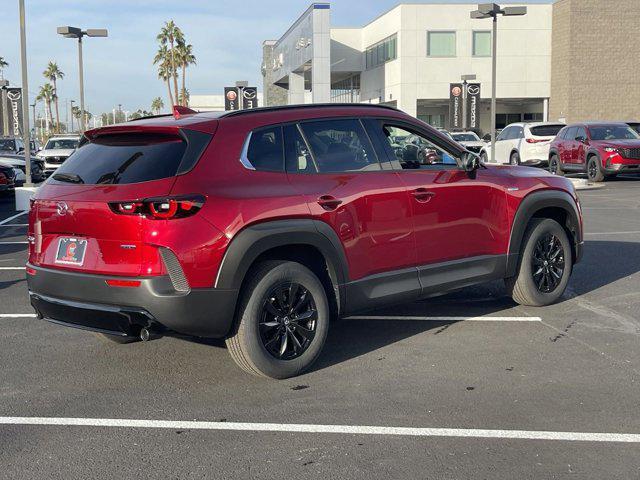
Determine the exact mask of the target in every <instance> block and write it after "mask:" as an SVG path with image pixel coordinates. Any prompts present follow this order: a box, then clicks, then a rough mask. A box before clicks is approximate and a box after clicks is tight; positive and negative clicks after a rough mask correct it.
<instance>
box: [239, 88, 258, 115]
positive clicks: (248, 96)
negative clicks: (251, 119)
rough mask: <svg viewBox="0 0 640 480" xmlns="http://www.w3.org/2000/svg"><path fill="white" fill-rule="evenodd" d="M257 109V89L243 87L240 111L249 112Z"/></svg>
mask: <svg viewBox="0 0 640 480" xmlns="http://www.w3.org/2000/svg"><path fill="white" fill-rule="evenodd" d="M257 107H258V89H257V88H256V87H245V88H244V90H243V91H242V109H243V110H249V109H251V108H257Z"/></svg>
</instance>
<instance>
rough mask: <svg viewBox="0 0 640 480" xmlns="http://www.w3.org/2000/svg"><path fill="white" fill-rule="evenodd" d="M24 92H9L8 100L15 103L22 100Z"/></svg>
mask: <svg viewBox="0 0 640 480" xmlns="http://www.w3.org/2000/svg"><path fill="white" fill-rule="evenodd" d="M21 97H22V92H21V91H20V90H10V91H8V92H7V98H8V99H9V100H11V101H13V102H15V101H17V100H20V98H21Z"/></svg>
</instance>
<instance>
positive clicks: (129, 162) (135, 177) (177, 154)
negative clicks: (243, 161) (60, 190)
mask: <svg viewBox="0 0 640 480" xmlns="http://www.w3.org/2000/svg"><path fill="white" fill-rule="evenodd" d="M186 146H187V145H186V143H185V142H184V141H182V139H181V138H180V137H176V136H173V135H171V136H169V135H158V134H149V133H144V134H143V133H136V134H119V135H107V136H104V137H98V138H96V139H94V140H92V141H90V142H86V143H85V144H84V145H82V147H80V148H79V149H78V150H76V151H75V152H74V153H73V154H72V155H71V156H70V157H69V158H68V159H67V161H65V162H64V163H63V164H62V166H61V167H60V168H58V170H56V173H55V174H54V176H53V177H52V178H53V179H54V180H58V181H61V180H64V179H67V181H70V182H73V183H86V184H125V183H137V182H147V181H151V180H158V179H161V178H167V177H172V176H174V175H175V174H176V172H177V171H178V167H179V166H180V162H181V160H182V157H183V155H184V152H185V150H186Z"/></svg>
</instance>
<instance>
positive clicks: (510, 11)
mask: <svg viewBox="0 0 640 480" xmlns="http://www.w3.org/2000/svg"><path fill="white" fill-rule="evenodd" d="M526 14H527V7H505V8H502V7H500V5H498V4H496V3H481V4H479V5H478V10H474V11H473V12H471V18H472V19H475V20H482V19H486V18H492V19H493V35H492V39H491V47H492V48H491V161H492V162H495V161H496V76H497V74H496V72H497V58H496V57H497V55H496V54H497V51H498V15H503V16H505V17H513V16H522V15H526Z"/></svg>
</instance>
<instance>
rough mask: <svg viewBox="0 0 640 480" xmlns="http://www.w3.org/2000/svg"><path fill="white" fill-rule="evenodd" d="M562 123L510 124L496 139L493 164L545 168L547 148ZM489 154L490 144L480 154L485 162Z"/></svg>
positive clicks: (547, 155) (547, 159)
mask: <svg viewBox="0 0 640 480" xmlns="http://www.w3.org/2000/svg"><path fill="white" fill-rule="evenodd" d="M564 126H565V125H564V124H563V123H551V122H539V123H512V124H511V125H509V126H507V127H506V128H505V129H504V130H502V131H501V132H500V135H498V138H496V158H495V159H494V162H497V163H510V164H511V165H527V166H539V167H546V166H547V165H548V163H549V146H550V145H551V141H552V140H553V139H554V138H556V135H557V134H558V132H559V131H560V130H561V129H562V128H563V127H564ZM490 154H491V144H488V145H487V146H486V147H484V148H483V150H482V152H480V156H481V158H482V160H484V161H487V159H488V158H489V156H490Z"/></svg>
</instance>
